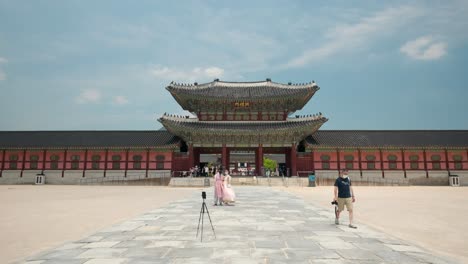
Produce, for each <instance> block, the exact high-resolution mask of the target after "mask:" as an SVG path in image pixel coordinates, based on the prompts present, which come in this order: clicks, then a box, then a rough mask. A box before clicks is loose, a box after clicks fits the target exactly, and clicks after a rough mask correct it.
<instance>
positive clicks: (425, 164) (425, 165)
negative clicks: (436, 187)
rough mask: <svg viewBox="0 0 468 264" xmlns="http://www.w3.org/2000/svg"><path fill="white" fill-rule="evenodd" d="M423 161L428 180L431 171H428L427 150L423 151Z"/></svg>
mask: <svg viewBox="0 0 468 264" xmlns="http://www.w3.org/2000/svg"><path fill="white" fill-rule="evenodd" d="M423 155H424V156H423V160H424V170H425V171H426V178H429V171H428V170H427V158H426V150H425V149H424V150H423Z"/></svg>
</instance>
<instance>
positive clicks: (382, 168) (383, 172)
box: [379, 149, 385, 178]
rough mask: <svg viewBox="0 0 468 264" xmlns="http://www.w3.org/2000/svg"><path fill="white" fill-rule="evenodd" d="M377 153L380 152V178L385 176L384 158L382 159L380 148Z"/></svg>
mask: <svg viewBox="0 0 468 264" xmlns="http://www.w3.org/2000/svg"><path fill="white" fill-rule="evenodd" d="M379 154H380V170H382V178H385V171H384V160H383V153H382V149H379Z"/></svg>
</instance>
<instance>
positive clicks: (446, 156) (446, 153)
mask: <svg viewBox="0 0 468 264" xmlns="http://www.w3.org/2000/svg"><path fill="white" fill-rule="evenodd" d="M445 168H446V169H447V173H448V175H450V164H449V158H448V151H447V149H445Z"/></svg>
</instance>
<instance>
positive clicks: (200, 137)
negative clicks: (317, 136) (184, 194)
mask: <svg viewBox="0 0 468 264" xmlns="http://www.w3.org/2000/svg"><path fill="white" fill-rule="evenodd" d="M327 120H328V119H327V118H325V117H322V116H317V117H316V116H307V117H301V118H291V119H287V120H286V121H261V122H259V121H199V120H198V119H197V118H188V117H182V116H170V115H164V116H163V117H161V118H160V119H159V121H160V122H161V123H162V124H163V126H164V127H165V128H166V129H167V130H168V131H169V132H171V133H173V134H175V135H177V136H179V137H181V138H182V139H184V140H185V141H186V142H189V143H192V144H194V145H195V146H203V145H208V146H216V145H222V144H227V145H236V146H237V145H239V146H257V145H258V144H264V145H265V144H266V145H272V146H273V145H274V146H291V144H293V143H298V142H299V141H301V140H303V139H304V138H305V137H307V136H308V135H310V134H312V133H314V132H315V131H317V130H318V129H319V128H320V127H321V126H322V125H323V124H324V123H325V122H326V121H327Z"/></svg>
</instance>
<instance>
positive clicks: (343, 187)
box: [334, 170, 357, 228]
mask: <svg viewBox="0 0 468 264" xmlns="http://www.w3.org/2000/svg"><path fill="white" fill-rule="evenodd" d="M334 194H335V196H334V201H337V202H338V212H337V213H336V218H335V224H337V225H339V224H340V213H341V212H342V211H343V210H344V207H345V205H346V209H347V210H348V212H349V227H350V228H357V227H356V226H355V225H353V203H354V202H355V201H356V199H355V197H354V190H353V186H352V185H351V180H350V179H349V177H348V170H342V171H341V174H340V177H338V178H337V179H336V181H335V188H334Z"/></svg>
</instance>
